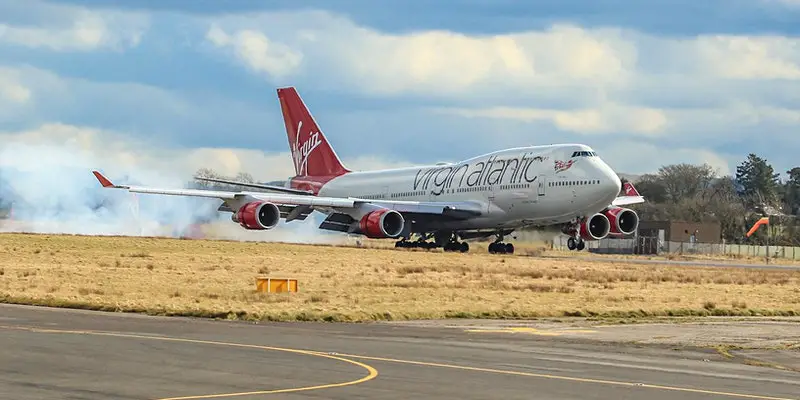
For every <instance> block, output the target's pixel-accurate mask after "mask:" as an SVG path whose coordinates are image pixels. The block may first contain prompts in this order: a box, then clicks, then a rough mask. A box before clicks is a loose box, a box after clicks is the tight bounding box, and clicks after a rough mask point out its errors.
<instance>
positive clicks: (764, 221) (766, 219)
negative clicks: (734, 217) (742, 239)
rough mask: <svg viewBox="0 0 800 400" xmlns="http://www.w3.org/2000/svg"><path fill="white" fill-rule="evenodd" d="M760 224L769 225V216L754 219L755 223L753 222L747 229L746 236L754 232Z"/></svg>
mask: <svg viewBox="0 0 800 400" xmlns="http://www.w3.org/2000/svg"><path fill="white" fill-rule="evenodd" d="M761 225H769V217H761V218H760V219H759V220H758V221H756V223H755V224H753V227H752V228H750V230H749V231H747V237H750V236H751V235H752V234H754V233H755V232H756V231H757V230H758V227H759V226H761Z"/></svg>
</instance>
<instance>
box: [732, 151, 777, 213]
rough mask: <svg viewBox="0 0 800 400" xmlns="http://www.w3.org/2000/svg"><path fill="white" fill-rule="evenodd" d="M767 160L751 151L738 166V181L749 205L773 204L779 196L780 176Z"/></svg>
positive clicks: (741, 192)
mask: <svg viewBox="0 0 800 400" xmlns="http://www.w3.org/2000/svg"><path fill="white" fill-rule="evenodd" d="M779 176H780V175H779V174H776V173H775V171H774V170H773V169H772V166H771V165H769V164H768V163H767V160H765V159H763V158H761V157H759V156H757V155H755V154H753V153H750V154H749V155H748V156H747V159H746V160H744V161H743V162H742V163H741V164H739V166H737V167H736V183H737V184H738V185H739V186H740V194H741V195H742V196H743V197H744V198H745V201H746V202H747V204H748V206H751V207H763V206H771V205H773V204H774V203H775V201H776V200H777V198H778V193H779V184H778V177H779Z"/></svg>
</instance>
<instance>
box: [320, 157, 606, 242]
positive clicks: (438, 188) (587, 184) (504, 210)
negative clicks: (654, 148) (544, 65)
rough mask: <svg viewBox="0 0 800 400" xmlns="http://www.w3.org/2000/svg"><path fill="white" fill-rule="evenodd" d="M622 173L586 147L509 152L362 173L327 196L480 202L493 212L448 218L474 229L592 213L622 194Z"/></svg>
mask: <svg viewBox="0 0 800 400" xmlns="http://www.w3.org/2000/svg"><path fill="white" fill-rule="evenodd" d="M620 185H621V182H620V179H619V178H618V176H617V174H616V173H615V172H614V171H613V170H612V169H611V168H610V167H609V166H608V165H607V164H606V163H605V162H603V161H602V160H601V159H600V158H599V157H598V156H596V155H595V154H594V152H593V150H592V149H591V148H589V147H588V146H585V145H580V144H566V145H563V144H562V145H550V146H531V147H521V148H514V149H507V150H501V151H497V152H493V153H489V154H485V155H481V156H478V157H474V158H471V159H467V160H464V161H460V162H457V163H447V164H444V163H442V164H437V165H427V166H418V167H409V168H399V169H391V170H379V171H357V172H351V173H348V174H346V175H342V176H339V177H337V178H335V179H333V180H331V181H329V182H327V183H326V184H325V185H324V186H323V187H322V189H321V190H320V192H319V195H320V196H336V197H353V198H361V199H380V200H389V201H412V202H429V201H449V202H475V203H478V204H480V205H481V207H482V208H483V210H484V212H485V216H482V217H480V218H474V219H469V220H464V221H452V222H440V223H437V224H436V226H435V227H432V228H436V229H453V230H473V229H495V228H519V227H522V226H528V225H540V226H541V225H553V224H560V223H565V222H570V221H574V220H575V218H579V217H583V216H591V215H592V214H594V213H597V212H601V211H603V210H604V209H606V208H607V207H609V206H610V204H611V202H612V201H613V200H614V198H616V197H617V195H618V194H619V192H620Z"/></svg>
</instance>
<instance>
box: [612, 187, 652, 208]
mask: <svg viewBox="0 0 800 400" xmlns="http://www.w3.org/2000/svg"><path fill="white" fill-rule="evenodd" d="M622 190H624V191H625V195H624V196H619V197H617V198H616V199H614V201H612V202H611V204H612V205H615V206H627V205H631V204H641V203H644V202H645V199H644V197H642V196H641V195H640V194H639V191H638V190H636V188H635V187H633V184H631V183H630V182H627V183H625V184H624V185H622Z"/></svg>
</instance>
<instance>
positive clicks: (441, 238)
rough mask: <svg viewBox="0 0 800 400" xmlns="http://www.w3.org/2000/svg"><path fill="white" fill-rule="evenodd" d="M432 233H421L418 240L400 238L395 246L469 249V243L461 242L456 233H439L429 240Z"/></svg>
mask: <svg viewBox="0 0 800 400" xmlns="http://www.w3.org/2000/svg"><path fill="white" fill-rule="evenodd" d="M431 236H432V235H431V234H424V235H420V237H419V238H418V239H417V240H413V241H412V240H406V238H403V239H400V240H399V241H397V242H395V244H394V247H397V248H406V249H426V250H432V249H436V248H439V247H441V248H442V249H444V251H459V252H462V253H466V252H468V251H469V243H467V242H459V241H458V236H457V235H456V234H454V233H451V234H449V236H448V235H445V234H437V235H436V236H435V238H434V240H433V241H428V239H430V238H431Z"/></svg>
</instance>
